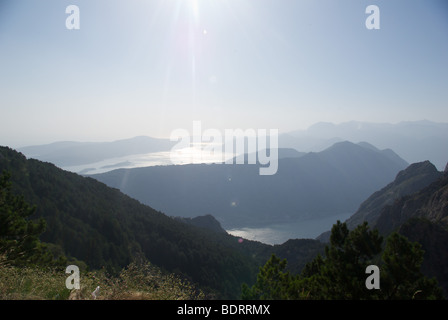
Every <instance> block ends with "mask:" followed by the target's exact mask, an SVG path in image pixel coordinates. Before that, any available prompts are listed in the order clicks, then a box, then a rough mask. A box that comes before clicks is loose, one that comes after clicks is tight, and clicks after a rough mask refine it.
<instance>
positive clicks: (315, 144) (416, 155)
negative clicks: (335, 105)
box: [279, 120, 448, 170]
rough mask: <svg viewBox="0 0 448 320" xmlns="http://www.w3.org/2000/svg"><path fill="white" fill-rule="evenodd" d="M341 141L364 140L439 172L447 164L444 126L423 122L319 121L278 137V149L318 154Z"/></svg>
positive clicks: (447, 136) (447, 132)
mask: <svg viewBox="0 0 448 320" xmlns="http://www.w3.org/2000/svg"><path fill="white" fill-rule="evenodd" d="M345 140H348V141H351V142H354V143H357V142H361V141H367V142H369V143H371V144H373V145H375V146H376V147H378V148H379V149H392V150H394V151H395V152H396V153H397V154H398V155H399V156H400V157H402V158H403V159H405V160H406V161H407V162H408V163H415V162H422V161H425V160H429V161H431V163H433V164H434V165H435V166H436V167H437V168H438V169H439V170H443V169H444V167H445V164H446V162H447V161H448V123H436V122H431V121H426V120H424V121H409V122H400V123H397V124H390V123H369V122H360V121H351V122H344V123H341V124H333V123H328V122H319V123H316V124H315V125H312V126H311V127H309V128H308V129H307V130H297V131H292V132H288V133H285V134H282V135H280V136H279V147H281V148H294V149H296V150H299V151H302V152H309V151H321V150H324V149H326V148H328V147H329V146H331V145H333V144H334V143H335V142H338V141H345Z"/></svg>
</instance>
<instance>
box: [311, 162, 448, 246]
mask: <svg viewBox="0 0 448 320" xmlns="http://www.w3.org/2000/svg"><path fill="white" fill-rule="evenodd" d="M441 176H442V173H441V172H439V171H437V169H436V167H435V166H434V165H433V164H432V163H431V162H429V161H424V162H419V163H413V164H411V165H410V166H408V167H407V168H406V169H404V170H402V171H400V172H399V173H398V174H397V176H396V177H395V180H394V181H392V182H391V183H389V184H388V185H387V186H385V187H384V188H382V189H380V190H378V191H376V192H374V193H373V194H372V195H371V196H369V197H368V198H367V199H366V200H365V201H364V202H363V203H361V205H360V206H359V208H358V210H357V211H356V212H355V213H354V214H353V215H352V216H351V217H350V218H349V219H347V220H346V221H345V222H346V223H347V227H348V228H349V229H354V228H355V227H356V226H357V225H359V224H361V223H363V222H364V221H367V222H368V223H369V225H371V226H374V225H375V224H376V222H377V220H378V217H379V216H380V213H381V211H382V210H383V208H384V207H385V206H386V205H390V204H392V203H393V202H394V201H396V200H398V199H399V198H401V197H403V196H406V195H410V194H413V193H415V192H417V191H420V190H421V189H423V188H424V187H426V186H428V185H429V184H431V183H432V182H434V181H436V180H437V179H438V178H440V177H441ZM329 236H330V231H328V232H325V233H323V234H322V235H320V236H319V237H318V239H319V240H321V241H324V242H327V241H328V239H329Z"/></svg>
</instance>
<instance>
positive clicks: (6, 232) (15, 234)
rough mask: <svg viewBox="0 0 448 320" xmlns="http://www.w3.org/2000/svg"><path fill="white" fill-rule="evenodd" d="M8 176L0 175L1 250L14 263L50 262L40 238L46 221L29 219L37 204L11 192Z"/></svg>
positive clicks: (0, 252)
mask: <svg viewBox="0 0 448 320" xmlns="http://www.w3.org/2000/svg"><path fill="white" fill-rule="evenodd" d="M10 177H11V175H10V174H9V173H7V172H5V173H3V174H2V175H1V176H0V254H2V255H4V256H6V259H7V261H8V262H9V263H11V264H14V265H33V264H42V263H49V262H50V261H51V260H52V257H51V255H50V254H49V253H48V252H47V251H46V248H45V246H44V245H43V244H42V243H41V242H40V240H39V235H40V234H41V233H42V232H44V230H45V221H44V219H42V218H41V219H39V220H38V221H37V222H34V221H31V220H29V217H30V216H31V215H32V214H33V213H34V212H35V210H36V208H35V207H34V206H31V205H29V204H28V203H27V202H26V201H25V200H24V198H23V196H16V195H14V194H13V193H12V191H11V188H12V184H11V182H10V181H9V180H10Z"/></svg>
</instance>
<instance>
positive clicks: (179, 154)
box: [62, 146, 234, 174]
mask: <svg viewBox="0 0 448 320" xmlns="http://www.w3.org/2000/svg"><path fill="white" fill-rule="evenodd" d="M232 157H234V154H233V153H224V152H223V153H217V152H216V153H214V152H211V151H209V150H203V149H202V148H201V146H193V147H190V148H183V149H177V150H173V151H164V152H153V153H145V154H136V155H129V156H124V157H118V158H110V159H106V160H104V161H99V162H95V163H89V164H85V165H78V166H67V167H63V168H62V169H64V170H67V171H71V172H75V173H79V174H98V173H104V172H108V171H111V170H114V169H119V168H125V169H132V168H140V167H151V166H164V165H173V164H190V163H222V162H224V161H226V160H227V159H231V158H232Z"/></svg>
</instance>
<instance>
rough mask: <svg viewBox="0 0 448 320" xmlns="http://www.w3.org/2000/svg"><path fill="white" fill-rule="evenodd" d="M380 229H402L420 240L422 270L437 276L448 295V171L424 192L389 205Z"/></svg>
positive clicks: (406, 234)
mask: <svg viewBox="0 0 448 320" xmlns="http://www.w3.org/2000/svg"><path fill="white" fill-rule="evenodd" d="M376 227H377V228H378V230H379V231H380V232H381V233H383V234H387V233H390V232H391V231H398V232H399V233H400V234H402V235H404V236H406V237H407V238H408V239H409V240H411V241H417V242H419V243H420V244H421V245H422V248H423V250H424V251H425V254H424V260H423V264H422V271H423V272H424V273H425V274H426V275H428V276H431V277H436V278H437V280H438V281H439V283H440V285H441V286H442V288H443V289H444V292H445V295H446V296H448V272H447V270H448V269H447V266H448V245H447V244H448V174H447V173H444V175H443V176H442V177H441V178H439V179H438V180H437V181H435V182H433V183H432V184H430V185H429V186H427V187H426V188H423V189H422V190H421V191H419V192H417V193H414V194H412V195H409V196H405V197H402V198H400V199H399V200H397V201H396V202H394V203H393V204H392V205H390V206H386V207H385V208H384V209H383V210H382V211H381V214H380V216H379V218H378V220H377V223H376Z"/></svg>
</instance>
